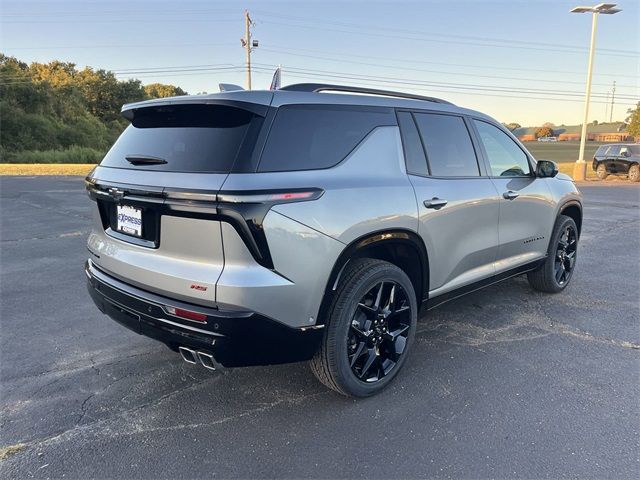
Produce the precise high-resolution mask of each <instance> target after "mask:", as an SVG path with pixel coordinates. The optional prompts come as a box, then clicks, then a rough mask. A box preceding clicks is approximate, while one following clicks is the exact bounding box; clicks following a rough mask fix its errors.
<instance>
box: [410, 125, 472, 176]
mask: <svg viewBox="0 0 640 480" xmlns="http://www.w3.org/2000/svg"><path fill="white" fill-rule="evenodd" d="M415 119H416V122H417V124H418V129H419V130H420V135H421V136H422V141H423V143H424V148H425V150H426V152H427V162H428V164H429V170H430V173H431V175H433V176H436V177H477V176H479V175H480V172H479V170H478V161H477V159H476V153H475V151H474V149H473V144H472V143H471V137H470V136H469V131H468V130H467V127H466V125H465V123H464V120H463V119H462V117H456V116H453V115H438V114H431V113H416V114H415Z"/></svg>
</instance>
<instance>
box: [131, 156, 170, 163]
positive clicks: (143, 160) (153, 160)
mask: <svg viewBox="0 0 640 480" xmlns="http://www.w3.org/2000/svg"><path fill="white" fill-rule="evenodd" d="M124 158H126V159H127V162H129V163H131V164H132V165H164V164H165V163H167V161H166V160H165V159H164V158H158V157H149V156H146V155H127V156H126V157H124Z"/></svg>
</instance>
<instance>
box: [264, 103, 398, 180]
mask: <svg viewBox="0 0 640 480" xmlns="http://www.w3.org/2000/svg"><path fill="white" fill-rule="evenodd" d="M396 124H397V122H396V119H395V115H394V113H393V110H392V109H390V108H376V107H355V106H342V105H285V106H283V107H280V108H279V109H278V113H277V114H276V117H275V119H274V122H273V125H272V127H271V131H270V132H269V138H268V139H267V144H266V145H265V148H264V151H263V153H262V158H261V160H260V165H259V168H258V170H259V171H260V172H282V171H291V170H317V169H322V168H329V167H333V166H334V165H336V164H338V163H340V162H341V161H342V160H343V159H344V158H345V157H346V156H347V155H348V154H349V153H350V152H351V151H352V150H353V149H354V148H355V147H356V146H357V145H358V144H359V143H360V142H361V141H362V140H363V139H364V137H366V136H367V134H368V133H369V132H371V131H372V130H373V129H374V128H376V127H379V126H383V125H396Z"/></svg>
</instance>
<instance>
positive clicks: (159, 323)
mask: <svg viewBox="0 0 640 480" xmlns="http://www.w3.org/2000/svg"><path fill="white" fill-rule="evenodd" d="M85 273H86V275H87V288H88V290H89V294H90V296H91V298H92V299H93V301H94V303H95V304H96V306H97V307H98V309H99V310H100V311H101V312H102V313H104V314H106V315H108V316H109V317H111V318H112V319H113V320H115V321H116V322H118V323H119V324H121V325H123V326H125V327H126V328H128V329H129V330H132V331H134V332H136V333H138V334H140V335H145V336H147V337H150V338H153V339H154V340H158V341H160V342H163V343H165V344H167V345H168V346H169V347H170V348H172V349H173V350H176V351H177V349H178V347H180V346H185V347H189V348H192V349H197V350H199V351H204V352H208V353H210V354H211V355H213V356H214V357H215V359H216V361H217V362H218V363H220V364H222V365H223V366H225V367H239V366H250V365H269V364H277V363H289V362H295V361H301V360H308V359H310V358H311V357H312V356H313V354H314V353H315V351H316V349H317V347H318V345H319V342H320V339H321V335H322V332H321V331H319V330H313V329H306V330H301V329H294V328H290V327H287V326H285V325H283V324H281V323H279V322H277V321H274V320H272V319H270V318H267V317H264V316H262V315H259V314H257V313H255V312H250V311H234V310H227V311H222V310H219V309H216V308H210V307H202V306H200V305H193V304H189V303H184V302H181V301H176V300H173V299H170V298H167V297H163V296H160V295H156V294H153V293H150V292H147V291H144V290H141V289H139V288H136V287H133V286H131V285H129V284H127V283H124V282H121V281H120V280H117V279H115V278H113V277H111V276H110V275H107V274H106V273H104V272H103V271H101V270H99V269H98V268H97V267H96V266H95V265H94V264H93V263H92V262H91V260H88V261H87V262H86V264H85ZM168 306H170V307H174V308H182V309H186V310H191V311H196V312H198V313H202V314H205V315H207V319H206V323H200V322H190V321H189V320H184V319H181V318H178V317H175V316H172V315H170V314H169V313H168V312H167V311H166V309H165V307H168Z"/></svg>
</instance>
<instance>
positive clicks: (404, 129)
mask: <svg viewBox="0 0 640 480" xmlns="http://www.w3.org/2000/svg"><path fill="white" fill-rule="evenodd" d="M398 125H399V126H400V135H401V136H402V146H403V147H404V158H405V162H406V165H407V173H411V174H414V175H428V174H429V172H428V171H427V159H426V158H425V156H424V149H423V148H422V142H421V141H420V135H419V134H418V129H417V128H416V123H415V122H414V121H413V115H411V113H409V112H398Z"/></svg>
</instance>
